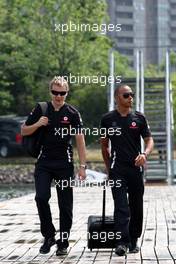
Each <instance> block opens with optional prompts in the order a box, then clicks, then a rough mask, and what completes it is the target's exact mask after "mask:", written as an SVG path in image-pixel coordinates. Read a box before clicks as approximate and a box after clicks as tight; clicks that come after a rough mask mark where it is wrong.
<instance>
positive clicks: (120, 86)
mask: <svg viewBox="0 0 176 264" xmlns="http://www.w3.org/2000/svg"><path fill="white" fill-rule="evenodd" d="M126 86H128V85H127V84H125V83H121V84H119V85H117V87H116V88H115V90H114V97H115V96H116V95H117V94H118V93H119V90H120V89H121V88H124V87H126Z"/></svg>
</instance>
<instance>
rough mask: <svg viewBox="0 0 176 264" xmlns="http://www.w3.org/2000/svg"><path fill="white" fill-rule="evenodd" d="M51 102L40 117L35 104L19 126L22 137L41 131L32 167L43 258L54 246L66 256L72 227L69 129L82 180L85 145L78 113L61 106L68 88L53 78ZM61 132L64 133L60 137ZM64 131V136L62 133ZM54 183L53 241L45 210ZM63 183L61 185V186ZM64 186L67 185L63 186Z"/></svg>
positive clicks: (66, 84)
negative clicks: (57, 217) (56, 209)
mask: <svg viewBox="0 0 176 264" xmlns="http://www.w3.org/2000/svg"><path fill="white" fill-rule="evenodd" d="M49 91H50V95H51V101H50V102H47V113H46V116H44V115H42V110H41V107H40V104H37V105H36V107H35V108H34V110H33V111H32V112H31V114H30V115H29V116H28V119H27V121H26V122H25V124H24V125H23V126H22V128H21V131H22V135H24V136H27V135H31V134H33V133H34V132H35V131H37V130H38V129H42V130H43V134H42V144H41V149H40V154H39V157H38V160H37V163H36V167H35V173H34V177H35V188H36V196H35V200H36V204H37V208H38V213H39V218H40V229H41V233H42V235H43V237H44V243H43V245H42V246H41V248H40V253H42V254H46V253H48V252H49V251H50V248H51V246H52V245H54V244H55V243H56V244H57V251H56V255H64V254H67V248H68V246H69V243H68V238H69V235H70V229H71V226H72V211H73V190H72V186H70V182H71V180H72V179H73V177H74V176H73V175H74V173H73V169H74V168H73V151H72V145H71V142H70V141H71V134H70V129H71V128H74V131H75V139H76V145H77V150H78V155H79V161H80V166H79V171H78V175H79V177H80V179H82V180H83V179H85V177H86V175H85V168H86V165H85V141H84V135H83V134H82V133H80V130H81V128H82V120H81V117H80V114H79V112H78V111H77V110H76V109H75V108H74V107H73V106H71V105H70V104H67V103H66V102H65V100H66V97H67V94H68V91H69V86H68V83H67V81H66V80H65V79H64V78H63V77H61V76H55V77H54V78H53V79H52V81H51V82H50V85H49ZM63 131H64V133H63ZM66 131H67V133H65V132H66ZM53 179H54V180H55V182H56V183H57V184H56V190H57V196H58V206H59V209H60V239H59V240H58V241H57V242H56V241H55V233H56V230H55V227H54V225H53V223H52V216H51V211H50V206H49V199H50V196H51V182H52V180H53ZM63 183H64V184H63ZM66 183H67V184H66Z"/></svg>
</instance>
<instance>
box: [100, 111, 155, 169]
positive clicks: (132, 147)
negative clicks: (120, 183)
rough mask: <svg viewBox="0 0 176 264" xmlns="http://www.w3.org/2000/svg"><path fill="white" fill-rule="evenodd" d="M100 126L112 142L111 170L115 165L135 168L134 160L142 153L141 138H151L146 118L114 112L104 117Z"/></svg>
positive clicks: (139, 114)
mask: <svg viewBox="0 0 176 264" xmlns="http://www.w3.org/2000/svg"><path fill="white" fill-rule="evenodd" d="M100 126H101V128H102V129H104V130H106V137H107V138H109V139H110V141H111V160H110V166H111V168H113V167H114V166H115V165H122V166H123V165H126V166H135V164H134V163H135V161H134V160H135V158H136V157H137V156H138V155H139V153H141V136H142V138H146V137H150V136H151V132H150V128H149V125H148V124H147V121H146V118H145V116H144V115H143V114H142V113H140V112H137V111H135V112H130V113H129V114H128V115H127V116H125V117H124V116H121V115H120V113H119V112H118V111H117V110H113V111H111V112H108V113H106V114H105V115H103V117H102V119H101V125H100ZM108 131H110V133H108ZM112 131H114V133H113V132H112Z"/></svg>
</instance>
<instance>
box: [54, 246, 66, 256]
mask: <svg viewBox="0 0 176 264" xmlns="http://www.w3.org/2000/svg"><path fill="white" fill-rule="evenodd" d="M67 254H68V251H67V248H57V250H56V256H62V255H67Z"/></svg>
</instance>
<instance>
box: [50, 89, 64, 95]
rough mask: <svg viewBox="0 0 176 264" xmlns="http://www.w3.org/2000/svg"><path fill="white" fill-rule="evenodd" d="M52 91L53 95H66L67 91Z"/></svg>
mask: <svg viewBox="0 0 176 264" xmlns="http://www.w3.org/2000/svg"><path fill="white" fill-rule="evenodd" d="M51 93H52V94H53V95H55V96H58V95H60V96H64V95H66V93H67V92H66V91H61V92H58V91H55V90H51Z"/></svg>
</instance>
